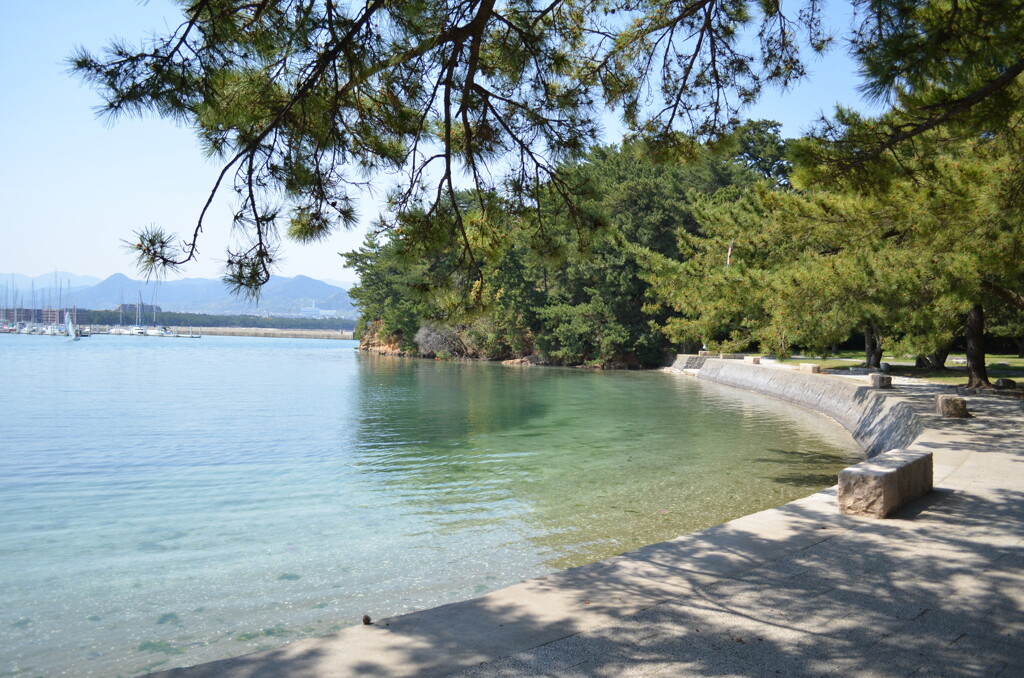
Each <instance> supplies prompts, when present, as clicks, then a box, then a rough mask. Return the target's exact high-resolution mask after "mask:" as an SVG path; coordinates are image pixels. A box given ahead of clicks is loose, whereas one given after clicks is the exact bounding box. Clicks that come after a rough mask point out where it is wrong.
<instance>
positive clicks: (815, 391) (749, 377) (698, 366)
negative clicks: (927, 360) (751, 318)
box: [672, 355, 923, 458]
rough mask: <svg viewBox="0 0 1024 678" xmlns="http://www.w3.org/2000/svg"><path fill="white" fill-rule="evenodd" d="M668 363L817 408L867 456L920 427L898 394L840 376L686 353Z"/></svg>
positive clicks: (905, 440)
mask: <svg viewBox="0 0 1024 678" xmlns="http://www.w3.org/2000/svg"><path fill="white" fill-rule="evenodd" d="M672 367H673V369H677V370H686V371H687V372H689V373H691V374H695V375H696V376H697V377H698V378H699V379H706V380H708V381H713V382H715V383H718V384H724V385H726V386H734V387H736V388H741V389H743V390H745V391H753V392H754V393H760V394H762V395H767V396H771V397H773V398H779V399H780V400H784V401H786V402H789V403H793V404H794V405H799V406H800V407H804V408H807V409H809V410H813V411H815V412H820V413H821V414H824V415H826V416H828V417H830V418H832V419H834V420H835V421H837V422H838V423H839V424H840V425H841V426H842V427H843V428H845V429H846V430H847V431H849V432H850V433H851V434H852V435H853V438H854V440H856V441H857V443H858V444H859V445H860V446H861V447H863V448H864V452H865V454H866V456H867V457H869V458H870V457H873V456H875V455H876V454H881V453H882V452H885V451H886V450H891V449H893V448H898V447H907V446H908V445H910V443H911V442H913V440H914V439H915V438H917V436H918V435H919V434H920V433H921V431H922V430H923V425H922V423H921V422H920V419H919V417H918V416H917V415H916V413H915V410H914V408H913V407H911V406H910V404H909V403H907V402H904V400H903V399H902V398H900V397H899V396H898V395H896V394H894V393H892V392H889V393H882V392H880V391H877V390H874V389H872V388H870V387H869V386H866V385H863V384H861V383H858V382H854V381H846V380H844V379H842V378H839V377H834V378H829V377H825V376H822V375H820V374H808V373H805V372H797V371H796V370H791V369H779V368H774V367H769V366H767V365H753V364H750V363H744V362H741V361H738V360H718V359H712V358H708V359H698V360H694V357H693V356H685V355H681V356H678V357H677V359H676V361H675V363H674V364H673V365H672Z"/></svg>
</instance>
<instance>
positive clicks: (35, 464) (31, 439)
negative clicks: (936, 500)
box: [0, 335, 858, 676]
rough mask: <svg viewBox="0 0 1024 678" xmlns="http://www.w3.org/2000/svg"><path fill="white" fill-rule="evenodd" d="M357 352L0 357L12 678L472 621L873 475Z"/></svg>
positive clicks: (594, 397) (584, 392)
mask: <svg viewBox="0 0 1024 678" xmlns="http://www.w3.org/2000/svg"><path fill="white" fill-rule="evenodd" d="M354 346H355V343H354V342H338V341H319V340H289V339H256V338H238V337H204V338H203V339H201V340H187V339H169V338H155V337H107V336H95V337H91V338H88V339H83V340H82V341H79V342H70V341H68V340H67V339H63V338H59V337H39V336H21V335H13V336H12V335H0V383H2V387H0V412H2V419H0V469H2V473H0V676H3V675H11V674H18V675H21V674H20V673H19V672H24V674H25V675H32V676H35V675H41V676H56V675H74V676H86V675H97V676H111V675H136V674H139V673H143V672H146V671H149V670H154V669H161V668H169V667H172V666H179V665H187V664H192V663H196V662H200V661H207V660H211V659H217V658H222V657H227V656H233V655H239V654H244V653H246V652H251V651H254V650H257V649H263V648H268V647H275V646H279V645H281V644H284V643H286V642H288V641H291V640H295V639H297V638H300V637H305V636H310V635H319V634H324V633H328V632H330V631H332V630H335V629H337V628H340V627H343V626H347V625H350V624H354V623H359V619H360V618H361V617H362V615H363V614H369V615H371V616H372V617H374V618H379V617H384V616H389V615H394V614H398V613H402V612H407V611H410V610H413V609H419V608H423V607H429V606H433V605H438V604H441V603H444V602H450V601H453V600H458V599H463V598H468V597H471V596H473V595H476V594H480V593H483V592H485V591H488V590H492V589H495V588H499V587H502V586H505V585H508V584H510V583H514V582H517V581H520V580H522V579H524V578H528V577H531V576H536V575H540V574H543V573H545V572H550V571H552V570H555V569H559V568H564V567H570V566H573V565H579V564H582V563H586V562H590V561H593V560H597V559H600V558H604V557H607V556H610V555H613V554H617V553H622V552H624V551H628V550H631V549H634V548H637V547H639V546H641V545H643V544H647V543H651V542H656V541H662V540H664V539H669V538H672V537H675V536H677V535H679V534H682V533H686V532H690V531H693V530H696V529H700V528H702V527H708V526H711V525H715V524H718V523H721V522H723V521H725V520H728V519H731V518H734V517H736V516H739V515H743V514H747V513H751V512H753V511H757V510H760V509H763V508H767V507H770V506H775V505H778V504H781V503H785V502H786V501H789V500H791V499H794V498H796V497H800V496H804V495H806V494H809V493H810V492H813V491H815V490H816V489H819V488H821V487H824V486H827V485H830V484H832V483H833V482H834V477H835V475H834V474H835V472H836V471H837V470H838V469H839V468H842V467H843V466H844V465H846V464H847V463H848V462H849V461H850V460H851V459H854V458H856V457H857V455H858V452H857V450H856V448H855V446H854V444H853V443H852V441H851V439H850V438H849V436H848V435H846V434H845V432H843V431H842V430H841V429H839V428H838V427H837V426H836V425H835V424H833V423H832V422H830V421H828V420H825V419H824V418H822V417H818V416H817V415H812V414H809V413H802V412H799V411H794V410H792V409H791V408H788V407H786V406H783V405H782V404H781V403H778V402H776V401H774V400H771V399H767V398H762V397H758V396H754V395H750V394H746V393H743V392H741V391H736V390H732V389H726V388H724V387H718V386H715V385H711V384H705V383H702V382H699V381H697V380H695V379H690V378H685V377H681V376H678V375H671V374H666V373H660V372H649V373H636V372H632V373H625V372H592V371H584V370H571V369H541V368H526V369H522V368H507V367H502V366H500V365H494V364H480V363H440V362H432V361H425V360H412V359H401V358H386V357H379V356H368V355H365V354H362V353H360V352H358V351H356V350H353V349H354Z"/></svg>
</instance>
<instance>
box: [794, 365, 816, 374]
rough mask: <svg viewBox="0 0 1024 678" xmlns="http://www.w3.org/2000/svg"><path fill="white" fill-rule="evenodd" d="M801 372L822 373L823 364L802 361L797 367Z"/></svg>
mask: <svg viewBox="0 0 1024 678" xmlns="http://www.w3.org/2000/svg"><path fill="white" fill-rule="evenodd" d="M797 369H798V370H800V371H801V372H809V373H811V374H821V365H819V364H817V363H800V365H799V366H798V367H797Z"/></svg>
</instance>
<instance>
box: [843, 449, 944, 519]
mask: <svg viewBox="0 0 1024 678" xmlns="http://www.w3.org/2000/svg"><path fill="white" fill-rule="evenodd" d="M931 490H932V453H931V452H912V451H910V450H889V451H888V452H885V453H883V454H880V455H878V456H877V457H875V458H873V459H869V460H867V461H862V462H861V463H859V464H854V465H853V466H850V467H849V468H845V469H843V470H842V471H840V472H839V495H838V496H839V512H840V513H848V514H850V515H856V516H868V517H871V518H884V517H886V516H888V515H890V514H892V513H893V512H894V511H897V510H899V509H900V508H902V507H903V506H906V505H907V504H909V503H910V502H912V501H914V500H915V499H918V498H920V497H923V496H924V495H926V494H928V493H929V492H931Z"/></svg>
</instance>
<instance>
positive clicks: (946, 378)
mask: <svg viewBox="0 0 1024 678" xmlns="http://www.w3.org/2000/svg"><path fill="white" fill-rule="evenodd" d="M964 357H965V356H964V354H962V353H951V354H950V355H949V358H947V359H946V369H945V370H926V369H918V368H916V367H914V364H913V358H910V357H907V356H894V355H887V356H884V357H883V358H882V362H884V363H889V364H890V365H891V366H892V370H891V371H890V374H892V375H895V376H898V377H916V378H918V379H925V380H927V381H931V382H934V383H936V384H950V385H954V386H966V385H967V368H966V367H964V366H963V365H955V364H954V363H953V359H954V358H960V359H963V358H964ZM779 362H783V363H789V364H793V365H796V364H799V363H816V364H818V365H821V367H822V369H826V368H830V369H842V368H843V367H858V366H863V365H864V354H863V353H862V352H856V351H844V352H842V353H840V354H839V355H838V356H830V357H828V358H790V359H787V360H781V361H779ZM985 364H986V366H987V367H988V377H989V380H990V381H993V382H994V381H995V380H996V379H999V378H1006V379H1013V380H1014V381H1017V382H1018V383H1021V384H1024V358H1018V357H1017V356H1015V355H989V356H987V360H986V362H985Z"/></svg>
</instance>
